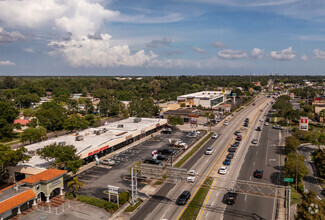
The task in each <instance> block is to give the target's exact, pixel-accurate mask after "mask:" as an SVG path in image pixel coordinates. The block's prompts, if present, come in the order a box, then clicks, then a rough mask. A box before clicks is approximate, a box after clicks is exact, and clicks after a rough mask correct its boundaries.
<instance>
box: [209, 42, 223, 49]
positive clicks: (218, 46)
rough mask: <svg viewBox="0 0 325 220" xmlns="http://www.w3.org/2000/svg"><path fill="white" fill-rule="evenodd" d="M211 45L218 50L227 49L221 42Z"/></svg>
mask: <svg viewBox="0 0 325 220" xmlns="http://www.w3.org/2000/svg"><path fill="white" fill-rule="evenodd" d="M211 45H212V46H214V47H216V48H226V45H224V44H223V43H221V42H219V41H215V42H212V43H211Z"/></svg>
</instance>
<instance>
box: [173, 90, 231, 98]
mask: <svg viewBox="0 0 325 220" xmlns="http://www.w3.org/2000/svg"><path fill="white" fill-rule="evenodd" d="M226 93H227V92H226ZM223 95H224V94H223V93H222V91H201V92H196V93H190V94H187V95H181V96H177V99H186V98H209V99H212V98H217V97H221V96H223Z"/></svg>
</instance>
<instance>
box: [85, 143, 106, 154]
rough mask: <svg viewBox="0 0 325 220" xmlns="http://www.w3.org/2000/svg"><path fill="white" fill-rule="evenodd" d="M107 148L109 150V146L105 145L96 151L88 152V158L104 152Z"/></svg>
mask: <svg viewBox="0 0 325 220" xmlns="http://www.w3.org/2000/svg"><path fill="white" fill-rule="evenodd" d="M107 148H109V145H106V146H104V147H101V148H99V149H98V150H95V151H93V152H89V153H88V157H89V156H91V155H94V154H97V153H98V152H100V151H103V150H106V149H107Z"/></svg>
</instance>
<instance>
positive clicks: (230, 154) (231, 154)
mask: <svg viewBox="0 0 325 220" xmlns="http://www.w3.org/2000/svg"><path fill="white" fill-rule="evenodd" d="M234 155H235V154H234V153H228V155H227V158H228V159H232V158H233V157H234Z"/></svg>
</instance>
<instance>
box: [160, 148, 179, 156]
mask: <svg viewBox="0 0 325 220" xmlns="http://www.w3.org/2000/svg"><path fill="white" fill-rule="evenodd" d="M158 153H160V154H163V155H173V154H175V151H172V150H171V149H169V148H163V149H159V150H158Z"/></svg>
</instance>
